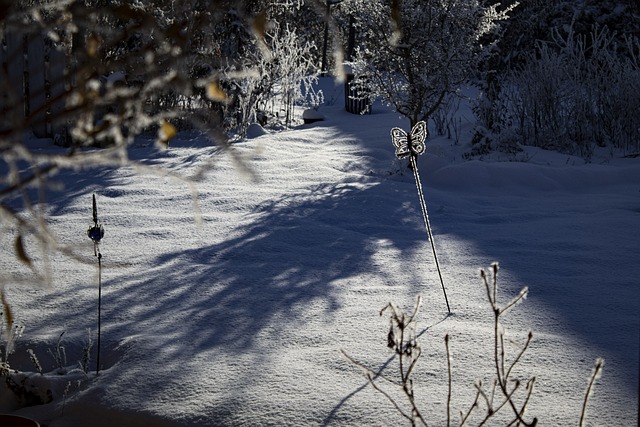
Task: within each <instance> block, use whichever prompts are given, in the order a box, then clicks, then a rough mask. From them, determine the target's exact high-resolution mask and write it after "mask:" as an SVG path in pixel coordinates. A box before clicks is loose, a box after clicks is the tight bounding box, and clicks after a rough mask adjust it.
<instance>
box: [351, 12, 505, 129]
mask: <svg viewBox="0 0 640 427" xmlns="http://www.w3.org/2000/svg"><path fill="white" fill-rule="evenodd" d="M352 3H353V5H352V8H354V10H357V12H358V13H359V19H358V20H357V21H356V26H357V29H358V32H359V35H360V39H361V40H362V43H361V45H360V47H359V48H358V49H357V55H356V59H355V61H354V74H355V75H356V77H357V76H358V75H361V74H363V75H366V76H367V80H366V81H367V82H368V83H369V86H370V92H371V93H372V94H373V96H375V97H379V98H381V99H382V100H384V101H385V102H387V103H388V104H389V105H392V106H393V107H394V108H395V109H396V111H397V112H398V113H400V114H401V115H403V116H405V117H407V118H409V120H410V122H411V124H412V126H413V125H415V124H416V123H417V122H419V121H428V120H429V118H431V117H432V116H433V114H434V113H435V112H436V111H437V110H438V108H440V107H441V105H442V103H443V101H445V100H446V99H447V97H448V96H450V95H451V94H453V93H455V92H456V91H457V90H458V88H459V87H460V84H461V83H462V82H464V81H465V80H467V79H468V78H469V77H470V76H471V75H472V74H474V73H475V72H476V69H477V67H478V65H479V64H480V62H481V61H482V60H483V58H484V57H485V55H486V54H487V52H488V51H489V50H490V47H491V45H492V42H493V38H494V36H495V35H496V34H497V31H498V28H499V26H498V24H499V22H500V21H503V20H505V19H506V18H507V14H508V12H509V11H510V9H506V10H504V11H501V12H500V11H498V10H497V8H496V7H495V6H491V7H483V6H481V4H480V2H478V1H466V2H459V1H454V0H447V1H419V0H409V1H403V2H392V4H391V6H390V5H389V3H388V2H384V1H381V0H378V1H357V2H352ZM363 15H364V16H363Z"/></svg>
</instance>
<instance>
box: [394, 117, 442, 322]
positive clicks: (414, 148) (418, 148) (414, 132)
mask: <svg viewBox="0 0 640 427" xmlns="http://www.w3.org/2000/svg"><path fill="white" fill-rule="evenodd" d="M428 135H429V131H428V130H427V124H426V123H425V122H424V121H419V122H418V123H416V124H415V126H413V129H411V133H410V134H408V135H407V133H406V132H405V131H404V130H402V129H400V128H393V129H391V142H393V145H394V147H396V157H397V158H399V159H404V158H405V157H409V162H410V165H411V170H412V171H413V177H414V179H415V181H416V188H417V189H418V197H419V199H420V206H421V207H422V218H423V219H424V225H425V228H426V230H427V235H428V236H429V241H430V242H431V250H432V251H433V258H434V261H435V263H436V269H437V270H438V276H439V277H440V285H441V286H442V292H443V293H444V300H445V302H446V303H447V311H448V312H449V314H451V307H450V306H449V299H448V298H447V290H446V288H445V286H444V280H443V279H442V272H441V271H440V263H439V262H438V254H437V253H436V246H435V243H434V241H433V233H432V232H431V225H430V224H429V213H428V212H427V204H426V203H425V201H424V193H423V191H422V183H421V182H420V173H419V172H418V155H420V154H422V153H424V152H425V150H426V148H427V147H426V144H425V141H426V139H427V136H428Z"/></svg>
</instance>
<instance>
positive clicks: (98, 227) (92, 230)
mask: <svg viewBox="0 0 640 427" xmlns="http://www.w3.org/2000/svg"><path fill="white" fill-rule="evenodd" d="M87 236H89V238H90V239H91V240H93V254H94V255H95V256H96V257H97V258H98V355H97V357H96V375H99V374H100V314H101V313H100V312H101V308H102V254H101V253H100V240H102V238H103V237H104V227H103V226H102V224H100V222H99V221H98V208H97V207H96V195H95V194H94V195H93V226H91V227H89V229H88V230H87Z"/></svg>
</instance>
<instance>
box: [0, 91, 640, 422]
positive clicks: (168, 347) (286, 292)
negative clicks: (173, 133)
mask: <svg viewBox="0 0 640 427" xmlns="http://www.w3.org/2000/svg"><path fill="white" fill-rule="evenodd" d="M330 83H331V82H330V81H328V80H325V81H324V82H323V84H325V85H326V86H327V87H326V89H325V90H326V92H327V93H325V99H328V100H331V102H329V104H327V105H323V106H321V108H320V110H319V111H320V113H321V114H322V115H323V116H324V118H325V120H324V121H321V122H316V123H313V124H307V125H300V126H298V127H296V128H293V129H290V130H286V131H281V132H277V133H270V132H266V133H264V134H262V133H263V132H260V134H258V135H254V136H255V137H254V138H251V139H246V140H243V141H240V142H238V143H235V144H233V146H232V150H231V151H225V150H222V149H220V148H217V147H214V146H212V145H211V144H210V143H209V142H207V141H206V139H205V138H204V137H202V136H201V135H199V134H197V133H190V132H185V133H181V134H179V135H178V136H177V137H176V139H175V140H172V141H171V146H170V148H169V149H167V150H160V149H159V148H157V147H156V146H155V145H154V144H153V141H152V140H149V139H145V138H140V139H139V140H138V141H137V142H136V144H135V145H134V146H133V147H131V149H130V155H131V157H132V158H133V159H136V160H139V161H140V162H143V163H145V164H147V165H152V166H155V167H157V168H159V169H160V170H164V171H169V172H171V173H172V174H179V175H181V176H184V177H189V176H192V175H194V174H195V173H196V172H198V171H201V170H202V168H205V170H206V171H207V172H206V173H205V174H204V175H203V176H202V179H201V180H200V181H198V182H197V183H196V186H195V188H196V190H197V196H196V197H197V204H194V200H193V193H192V191H191V189H190V187H189V186H188V185H187V184H185V183H184V182H182V181H180V180H179V179H176V178H175V177H173V176H170V175H167V174H164V175H163V174H161V173H158V174H149V173H142V174H140V173H136V171H134V170H133V169H132V168H130V167H124V168H121V169H117V170H112V169H98V170H95V169H94V170H90V171H70V172H67V173H62V174H59V175H57V176H55V177H54V179H53V181H54V182H55V183H56V184H59V187H58V189H57V190H56V188H52V190H51V193H50V194H49V195H48V196H47V199H48V205H47V212H48V216H47V218H48V222H49V224H50V226H51V228H52V230H53V231H54V232H55V233H57V235H58V237H59V239H60V241H61V242H62V243H64V244H68V245H72V246H74V247H75V248H76V249H77V250H78V251H80V252H81V253H86V260H87V262H86V263H81V262H78V261H75V260H70V259H68V258H65V257H64V256H63V255H60V254H53V255H50V261H51V265H52V267H51V268H52V272H53V277H54V279H53V284H52V286H51V287H47V288H41V287H40V288H38V287H32V288H31V287H24V286H20V287H19V286H17V285H8V286H7V288H6V293H7V298H8V300H9V302H10V303H11V304H12V307H13V310H14V312H15V314H16V317H17V320H18V321H19V322H21V324H23V325H24V333H23V335H22V337H21V338H20V339H19V340H18V343H17V348H16V351H15V353H14V354H13V355H12V356H11V358H10V361H11V362H12V365H13V367H14V368H17V369H20V370H22V371H26V372H30V374H29V375H30V379H31V384H34V385H37V386H39V389H38V390H37V391H36V392H37V393H46V390H49V391H50V393H51V396H52V397H53V401H51V402H50V403H47V404H43V405H36V406H30V407H26V408H22V409H16V408H15V406H12V405H13V404H15V402H13V401H12V399H11V396H9V394H10V392H9V391H8V390H6V388H2V393H3V398H2V399H1V403H2V404H3V405H4V408H2V410H4V411H5V412H13V411H15V413H16V414H21V415H26V416H30V417H32V418H35V419H37V420H39V421H40V422H41V424H42V425H46V426H51V427H62V426H97V427H100V426H160V427H162V426H323V425H329V426H333V425H335V426H363V425H379V426H380V425H404V424H406V422H407V421H406V420H405V419H403V418H402V417H401V416H400V415H399V414H398V412H397V411H396V409H395V408H394V407H393V405H392V404H391V403H390V402H389V401H388V400H387V399H386V398H385V397H384V396H383V395H382V394H380V393H378V392H376V391H375V390H374V389H373V388H372V387H371V386H370V385H368V382H367V379H366V377H365V375H364V373H363V370H362V369H361V368H360V367H358V366H355V365H354V364H352V363H350V362H349V361H348V360H347V359H346V358H345V356H343V354H342V353H341V350H344V351H345V352H346V353H348V354H349V355H350V356H351V357H352V358H353V359H355V360H357V361H359V362H361V363H363V364H365V365H367V366H369V367H370V368H371V369H373V370H374V371H375V372H380V373H382V374H384V375H387V376H388V377H390V378H392V379H396V380H397V379H398V376H397V362H396V360H395V359H393V358H392V356H393V354H392V353H390V351H389V349H388V348H387V333H388V331H389V317H388V315H387V314H384V315H383V316H380V315H379V313H380V310H381V309H382V308H383V307H384V306H385V305H386V304H388V303H389V302H393V303H395V304H396V305H397V306H398V307H399V308H400V309H402V310H404V311H407V312H411V311H412V309H413V307H414V304H415V302H416V298H417V297H418V296H421V297H422V306H421V308H420V312H419V315H418V325H417V330H418V333H419V338H418V340H419V343H420V345H421V347H422V357H421V358H420V361H419V362H418V365H417V367H416V368H415V372H414V375H413V377H414V387H415V394H416V399H417V402H418V406H419V407H420V408H421V409H422V412H423V415H424V416H425V418H426V419H427V420H428V421H429V422H430V425H435V426H442V425H446V420H447V384H448V379H447V378H448V374H447V372H448V371H447V357H446V352H445V345H444V336H445V334H449V335H450V343H449V345H450V348H451V361H452V389H453V392H452V398H451V399H452V400H451V408H452V409H451V413H452V417H453V424H454V425H457V423H458V421H459V413H460V411H462V412H466V411H467V410H468V409H469V406H470V405H471V404H472V403H473V399H474V397H475V388H474V383H476V382H477V381H479V380H482V381H483V383H484V384H485V388H487V389H490V384H487V382H490V381H491V379H492V378H493V375H494V372H495V368H494V365H493V349H494V345H493V344H494V343H493V314H492V311H491V308H490V306H489V303H488V301H487V295H486V291H485V289H484V287H483V284H482V281H481V279H480V275H479V270H480V268H485V269H486V268H487V267H489V265H490V264H491V263H492V262H494V261H498V262H499V263H500V272H499V275H498V284H499V286H500V288H499V294H498V297H499V298H498V299H499V302H500V303H501V304H504V303H506V302H507V301H508V300H509V299H511V298H512V297H514V296H515V295H517V294H518V292H519V291H520V290H521V289H522V288H524V287H525V286H526V287H528V289H529V296H528V298H527V300H526V301H525V302H524V303H523V304H520V305H518V306H517V307H515V308H514V309H513V310H512V311H511V312H510V313H509V314H507V315H506V316H505V318H504V327H505V328H506V331H507V335H506V336H507V340H506V342H505V346H506V348H507V351H508V352H509V354H508V357H510V358H511V359H513V358H514V357H515V356H516V355H517V353H518V350H519V347H520V345H521V344H522V343H523V342H524V341H525V340H526V336H527V333H528V332H529V331H530V330H531V331H533V342H532V343H531V345H530V348H529V349H528V350H527V351H526V352H525V354H524V355H523V357H522V359H521V360H520V362H519V363H518V364H517V365H516V368H515V371H514V374H513V375H514V376H515V377H517V378H521V379H523V380H526V379H528V378H529V377H531V376H535V378H536V381H535V388H534V392H533V395H532V398H531V401H530V403H529V405H528V407H527V412H526V417H529V419H530V418H531V417H533V416H536V417H538V419H539V420H540V425H544V426H564V425H577V424H578V421H579V418H580V413H581V409H582V403H583V399H584V393H585V390H586V388H587V385H588V381H589V378H590V375H591V373H592V370H593V367H594V363H595V360H596V358H598V357H602V358H604V359H605V365H604V369H603V372H602V376H601V377H600V378H599V379H598V380H597V381H596V385H595V388H594V391H593V394H592V396H591V399H590V401H589V404H588V408H587V409H588V418H587V423H586V425H594V426H632V425H636V424H637V416H638V363H639V362H638V353H639V346H638V341H639V314H638V313H639V310H638V307H639V302H640V298H639V295H640V287H639V283H638V280H639V277H640V275H639V273H640V265H639V264H638V260H639V255H640V159H637V158H636V159H631V158H622V157H619V156H616V155H613V156H612V155H611V154H610V153H609V152H608V151H607V152H606V153H605V152H603V153H600V155H595V156H594V157H593V159H592V162H591V163H588V164H587V163H585V162H584V161H583V160H581V159H579V158H576V157H571V156H567V155H561V154H557V153H550V152H545V151H542V150H534V149H527V150H526V151H524V152H522V153H520V154H519V155H518V156H517V157H516V158H511V159H508V158H499V156H488V157H487V158H484V159H474V160H466V159H464V157H463V156H462V154H463V153H464V152H465V151H467V150H468V148H469V147H468V146H467V145H465V144H466V143H468V141H469V140H470V138H471V129H472V121H473V116H472V114H471V112H470V111H469V110H468V109H465V108H461V110H460V111H459V112H458V116H459V117H460V119H461V120H460V121H458V120H457V119H456V122H457V123H461V132H462V133H461V135H462V137H461V143H460V144H459V145H457V144H455V143H454V141H453V140H450V139H446V137H440V136H437V135H432V136H430V137H429V138H428V139H427V150H426V153H425V154H424V155H422V156H421V157H420V158H419V171H420V175H421V177H422V184H423V188H424V193H425V199H426V204H427V207H428V210H429V219H430V221H431V225H432V228H433V233H434V238H435V241H434V243H435V246H436V249H437V253H438V259H439V262H440V266H441V269H442V276H443V279H444V283H445V286H446V290H447V295H448V299H449V302H450V304H451V311H452V314H451V315H448V313H447V308H446V304H445V300H444V296H443V292H442V289H441V286H440V281H439V278H438V272H437V270H436V267H435V263H434V257H433V253H432V251H431V246H430V243H429V241H428V238H427V234H426V231H425V226H424V223H423V218H422V213H421V208H420V203H419V199H418V194H417V191H416V185H415V182H414V179H413V174H412V173H411V171H410V170H408V169H407V168H406V165H405V164H402V163H401V162H400V161H398V160H396V159H395V157H394V149H393V146H392V144H391V138H390V135H389V132H390V129H391V128H392V127H394V126H400V127H402V128H404V129H407V128H408V123H407V122H406V121H404V120H401V119H399V118H398V115H397V114H395V113H393V112H391V111H390V110H389V109H387V108H385V107H383V106H380V105H377V104H376V105H374V108H373V113H372V114H370V115H363V116H358V115H352V114H349V113H347V112H345V111H344V108H343V101H342V99H341V98H340V94H341V93H342V87H341V86H335V87H334V86H332V85H331V84H330ZM43 149H44V148H43ZM48 149H51V148H48ZM510 160H511V161H510ZM513 160H519V161H513ZM239 165H244V166H246V168H248V169H249V171H250V172H243V167H242V166H239ZM93 193H95V194H96V199H97V204H98V213H99V218H100V220H101V222H102V223H103V225H104V227H105V237H104V240H103V242H102V244H101V245H100V250H101V253H102V255H103V259H102V262H103V271H102V338H101V339H102V342H101V361H100V362H101V365H102V366H101V371H100V373H99V375H96V373H95V356H96V347H95V344H94V348H93V354H92V361H91V364H92V365H91V366H92V370H91V372H89V373H88V375H85V374H83V373H81V372H79V371H78V369H77V366H78V364H77V361H78V360H79V359H80V358H81V353H82V351H81V349H82V347H83V345H84V344H85V342H86V341H87V336H88V331H89V330H90V331H91V334H92V336H93V340H94V342H95V339H96V326H97V296H98V286H97V281H98V274H97V262H96V259H95V257H94V256H93V255H94V254H93V244H92V242H91V241H90V240H89V239H88V238H87V235H86V230H87V228H88V227H89V226H90V225H91V221H92V218H91V195H92V194H93ZM3 240H4V242H5V243H3V245H5V246H8V244H7V242H11V240H10V239H3ZM27 247H28V246H27ZM33 257H34V258H37V257H38V255H37V254H33ZM0 268H2V269H3V270H4V271H5V273H7V272H10V274H11V275H13V276H14V277H24V276H25V275H26V274H27V270H22V267H20V266H18V265H17V263H16V261H15V258H14V255H13V254H12V252H11V251H9V250H3V251H2V253H1V254H0ZM7 274H8V273H7ZM62 332H64V335H63V337H62V341H61V344H60V345H61V346H64V347H65V353H66V365H67V366H66V369H65V370H62V371H61V370H57V369H56V366H55V362H54V358H53V357H52V356H51V353H55V349H56V347H57V346H56V343H57V340H58V337H59V336H60V334H61V333H62ZM510 339H512V340H513V342H514V344H513V345H511V344H510ZM27 349H32V350H34V351H35V353H36V355H37V356H38V358H39V360H40V363H41V364H42V366H43V369H44V375H42V376H41V375H39V374H37V373H35V368H34V365H33V364H32V363H31V362H30V361H29V356H28V353H27V352H26V350H27ZM59 372H66V374H59ZM392 394H393V396H395V397H396V398H397V399H398V402H399V403H400V404H402V405H404V404H405V402H406V401H405V400H404V399H403V397H402V395H401V394H400V393H396V392H392ZM12 402H13V403H12ZM502 412H504V415H503V418H500V417H498V418H499V419H510V418H511V415H512V414H511V409H510V408H508V407H507V408H504V409H503V410H502ZM471 424H472V425H474V424H473V423H471ZM496 424H497V421H496V422H495V424H492V425H496Z"/></svg>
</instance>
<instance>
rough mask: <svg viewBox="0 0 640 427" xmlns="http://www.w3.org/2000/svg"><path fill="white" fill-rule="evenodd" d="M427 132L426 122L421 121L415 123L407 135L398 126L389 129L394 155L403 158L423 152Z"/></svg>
mask: <svg viewBox="0 0 640 427" xmlns="http://www.w3.org/2000/svg"><path fill="white" fill-rule="evenodd" d="M428 134H429V131H428V130H427V124H426V123H425V122H423V121H420V122H418V123H416V125H415V126H414V127H413V129H411V133H410V134H408V135H407V133H406V132H405V131H404V130H402V129H400V128H393V129H391V142H393V145H394V146H395V147H396V157H397V158H399V159H404V158H405V157H408V156H410V155H416V156H417V155H420V154H422V153H424V152H425V150H426V144H425V141H426V139H427V136H428Z"/></svg>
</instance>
